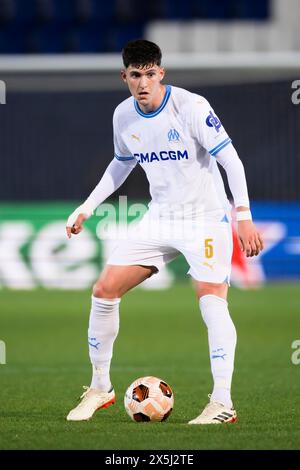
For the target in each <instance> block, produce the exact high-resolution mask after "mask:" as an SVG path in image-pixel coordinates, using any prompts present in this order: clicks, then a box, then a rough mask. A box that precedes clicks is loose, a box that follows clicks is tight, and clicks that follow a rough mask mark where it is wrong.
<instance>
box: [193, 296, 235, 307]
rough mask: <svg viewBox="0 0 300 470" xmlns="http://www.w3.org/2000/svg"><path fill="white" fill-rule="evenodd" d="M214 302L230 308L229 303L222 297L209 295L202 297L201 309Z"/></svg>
mask: <svg viewBox="0 0 300 470" xmlns="http://www.w3.org/2000/svg"><path fill="white" fill-rule="evenodd" d="M212 301H217V302H221V303H223V304H225V305H226V306H228V302H227V301H226V300H225V299H223V298H222V297H218V296H217V295H214V294H207V295H203V296H202V297H200V299H199V304H200V308H201V306H203V307H206V306H207V305H209V303H211V302H212Z"/></svg>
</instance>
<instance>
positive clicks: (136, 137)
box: [131, 134, 141, 142]
mask: <svg viewBox="0 0 300 470" xmlns="http://www.w3.org/2000/svg"><path fill="white" fill-rule="evenodd" d="M131 137H132V138H133V139H135V140H138V141H139V142H140V141H141V139H140V136H139V135H135V134H131Z"/></svg>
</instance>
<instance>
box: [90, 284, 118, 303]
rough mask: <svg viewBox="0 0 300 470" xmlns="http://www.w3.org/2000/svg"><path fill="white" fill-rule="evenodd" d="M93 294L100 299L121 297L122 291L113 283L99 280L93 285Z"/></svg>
mask: <svg viewBox="0 0 300 470" xmlns="http://www.w3.org/2000/svg"><path fill="white" fill-rule="evenodd" d="M93 296H94V297H98V298H100V299H116V298H119V297H120V293H119V292H118V289H116V286H115V285H114V284H113V283H110V282H108V281H98V282H96V284H95V285H94V287H93Z"/></svg>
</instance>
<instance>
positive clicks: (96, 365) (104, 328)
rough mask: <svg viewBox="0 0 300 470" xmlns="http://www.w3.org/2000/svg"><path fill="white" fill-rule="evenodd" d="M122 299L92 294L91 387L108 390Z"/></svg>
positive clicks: (90, 335)
mask: <svg viewBox="0 0 300 470" xmlns="http://www.w3.org/2000/svg"><path fill="white" fill-rule="evenodd" d="M120 301H121V299H111V300H108V299H100V298H98V297H94V296H92V307H91V313H90V321H89V329H88V343H89V355H90V360H91V363H92V366H93V377H92V382H91V385H90V387H91V388H96V389H98V390H101V391H105V392H108V391H109V390H110V389H111V382H110V377H109V369H110V362H111V358H112V353H113V344H114V341H115V339H116V337H117V335H118V331H119V303H120Z"/></svg>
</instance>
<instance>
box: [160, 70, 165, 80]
mask: <svg viewBox="0 0 300 470" xmlns="http://www.w3.org/2000/svg"><path fill="white" fill-rule="evenodd" d="M165 74H166V70H165V68H164V67H160V69H159V75H160V81H161V80H163V78H164V76H165Z"/></svg>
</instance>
